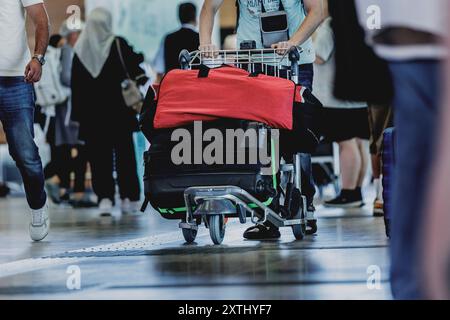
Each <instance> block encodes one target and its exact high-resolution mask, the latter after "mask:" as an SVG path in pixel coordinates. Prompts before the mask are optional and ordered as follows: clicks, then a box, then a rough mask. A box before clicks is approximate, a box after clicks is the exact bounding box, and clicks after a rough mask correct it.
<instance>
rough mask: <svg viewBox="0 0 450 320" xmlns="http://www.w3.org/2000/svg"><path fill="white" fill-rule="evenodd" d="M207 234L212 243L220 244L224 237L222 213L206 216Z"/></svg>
mask: <svg viewBox="0 0 450 320" xmlns="http://www.w3.org/2000/svg"><path fill="white" fill-rule="evenodd" d="M208 224H209V235H210V236H211V240H212V241H213V243H214V244H217V245H219V244H221V243H222V242H223V238H224V237H225V229H226V224H225V217H224V216H223V215H214V216H209V217H208Z"/></svg>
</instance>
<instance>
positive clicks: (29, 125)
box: [0, 77, 47, 210]
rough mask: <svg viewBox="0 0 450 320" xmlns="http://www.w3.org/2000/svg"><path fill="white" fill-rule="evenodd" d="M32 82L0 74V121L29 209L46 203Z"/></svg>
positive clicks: (37, 207)
mask: <svg viewBox="0 0 450 320" xmlns="http://www.w3.org/2000/svg"><path fill="white" fill-rule="evenodd" d="M33 120H34V92H33V86H32V85H31V84H27V83H25V82H24V78H23V77H0V121H1V122H2V123H3V128H4V130H5V133H6V138H7V140H8V145H9V153H10V154H11V157H12V158H13V159H14V161H15V162H16V165H17V167H18V168H19V170H20V173H21V175H22V179H23V183H24V185H25V192H26V196H27V201H28V204H29V206H30V208H31V209H35V210H36V209H40V208H42V207H43V206H44V205H45V202H46V201H47V196H46V194H45V191H44V173H43V169H42V163H41V158H40V157H39V152H38V148H37V146H36V144H35V143H34V140H33V139H34V130H33Z"/></svg>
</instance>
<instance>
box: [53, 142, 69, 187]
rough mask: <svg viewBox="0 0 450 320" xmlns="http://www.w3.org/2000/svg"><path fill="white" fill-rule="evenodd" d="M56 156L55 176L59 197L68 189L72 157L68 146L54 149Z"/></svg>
mask: <svg viewBox="0 0 450 320" xmlns="http://www.w3.org/2000/svg"><path fill="white" fill-rule="evenodd" d="M56 150H57V151H56V153H57V154H58V156H57V160H56V168H57V175H58V177H59V180H60V182H59V186H60V188H61V195H63V194H64V193H67V191H68V190H69V189H70V184H71V183H70V182H71V181H70V174H71V172H72V155H71V152H70V146H58V147H56Z"/></svg>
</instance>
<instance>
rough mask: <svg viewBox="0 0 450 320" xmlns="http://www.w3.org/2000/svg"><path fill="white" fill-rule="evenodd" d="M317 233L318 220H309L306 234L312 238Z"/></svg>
mask: <svg viewBox="0 0 450 320" xmlns="http://www.w3.org/2000/svg"><path fill="white" fill-rule="evenodd" d="M316 233H317V220H308V222H307V225H306V231H305V234H306V235H308V236H311V235H313V234H316Z"/></svg>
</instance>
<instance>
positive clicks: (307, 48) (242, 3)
mask: <svg viewBox="0 0 450 320" xmlns="http://www.w3.org/2000/svg"><path fill="white" fill-rule="evenodd" d="M261 1H264V8H265V9H266V11H267V12H273V11H278V9H279V7H280V1H282V3H283V6H284V9H285V11H286V14H287V17H288V26H289V35H290V36H292V35H293V34H294V33H295V32H296V31H297V30H298V29H299V28H300V26H301V24H302V23H303V21H304V20H305V18H306V11H305V9H304V7H303V1H302V0H239V10H240V17H239V27H238V30H237V45H238V48H239V45H240V43H241V42H242V41H245V40H255V41H256V48H258V49H261V48H263V45H262V41H261V31H260V20H259V17H260V15H261V11H262V5H261ZM300 46H301V48H302V49H303V53H302V54H301V57H300V64H307V63H313V62H314V60H315V53H314V47H313V43H312V39H311V38H309V39H308V40H306V41H305V42H304V43H302V44H301V45H300Z"/></svg>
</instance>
